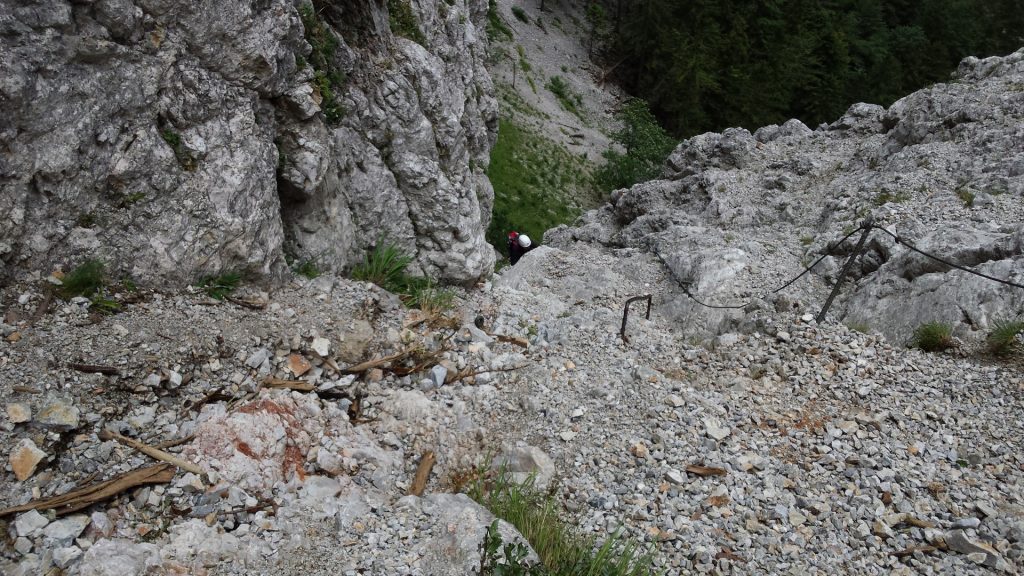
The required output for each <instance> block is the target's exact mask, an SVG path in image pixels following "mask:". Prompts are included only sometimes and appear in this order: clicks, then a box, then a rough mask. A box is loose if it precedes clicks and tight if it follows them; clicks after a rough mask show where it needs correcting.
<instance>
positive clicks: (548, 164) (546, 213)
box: [487, 91, 598, 252]
mask: <svg viewBox="0 0 1024 576" xmlns="http://www.w3.org/2000/svg"><path fill="white" fill-rule="evenodd" d="M501 110H502V112H501V122H500V125H499V128H498V142H497V144H496V145H495V146H494V149H493V150H492V151H491V165H490V168H489V169H488V171H487V176H488V177H489V178H490V180H491V184H492V185H493V186H494V211H493V218H492V220H491V226H490V228H488V230H487V240H488V241H489V242H490V243H491V244H492V245H494V246H495V247H496V248H498V249H499V250H501V251H502V252H504V250H505V235H506V233H507V232H508V231H509V230H516V231H518V232H521V233H525V234H528V235H530V236H532V237H534V238H536V239H538V240H542V236H543V233H544V231H545V230H548V229H549V228H554V227H555V226H557V225H559V224H564V223H568V222H571V221H572V220H573V219H575V218H576V216H578V215H579V214H580V213H581V212H582V211H583V210H585V209H589V208H592V207H594V206H595V205H596V204H597V201H598V200H597V199H598V197H597V195H596V194H595V192H594V185H593V179H592V177H591V172H592V170H593V167H592V165H591V164H590V163H589V162H587V161H586V160H585V159H584V158H582V157H580V156H577V155H574V154H572V153H570V152H569V151H568V150H566V149H565V147H563V146H562V145H560V144H558V143H556V142H554V141H552V140H550V139H548V138H545V137H544V136H542V135H540V134H539V133H537V132H536V131H534V130H532V129H530V128H527V127H525V126H524V125H523V124H521V123H519V122H517V121H516V120H515V117H516V115H517V114H531V115H535V114H540V113H539V112H537V111H535V110H531V109H529V107H528V106H527V105H526V104H525V103H523V102H522V101H521V100H519V101H517V98H516V96H515V95H514V93H511V92H510V91H504V92H503V94H502V108H501Z"/></svg>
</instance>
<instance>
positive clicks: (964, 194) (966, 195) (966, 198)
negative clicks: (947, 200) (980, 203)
mask: <svg viewBox="0 0 1024 576" xmlns="http://www.w3.org/2000/svg"><path fill="white" fill-rule="evenodd" d="M956 197H957V198H959V199H960V201H961V202H963V203H964V206H966V207H967V208H971V207H973V206H974V192H971V191H970V190H968V189H967V187H966V186H961V187H959V188H957V189H956Z"/></svg>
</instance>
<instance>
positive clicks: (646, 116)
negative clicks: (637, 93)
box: [595, 98, 676, 192]
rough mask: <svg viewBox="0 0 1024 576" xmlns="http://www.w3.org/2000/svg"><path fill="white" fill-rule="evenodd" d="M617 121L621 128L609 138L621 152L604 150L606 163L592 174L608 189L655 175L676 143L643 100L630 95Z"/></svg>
mask: <svg viewBox="0 0 1024 576" xmlns="http://www.w3.org/2000/svg"><path fill="white" fill-rule="evenodd" d="M619 120H620V121H621V122H622V128H621V129H620V130H619V131H618V132H616V133H615V134H614V135H613V138H614V140H615V142H616V143H618V144H619V145H620V146H621V147H622V148H623V149H624V150H625V152H619V151H617V150H615V149H609V150H607V151H606V152H605V153H604V158H605V161H606V164H605V165H604V166H602V167H601V168H600V169H598V171H597V173H596V174H595V178H596V180H597V183H598V186H599V187H600V188H601V189H602V190H605V191H608V192H610V191H612V190H616V189H618V188H628V187H629V186H632V185H633V184H636V183H638V182H644V181H646V180H650V179H651V178H654V177H655V176H657V175H658V172H659V171H660V170H661V165H662V164H664V162H665V157H666V156H668V154H669V153H670V152H671V151H672V148H674V147H675V145H676V141H675V140H674V139H673V138H672V137H671V136H669V135H668V134H667V133H666V132H665V130H664V129H663V128H662V127H661V125H660V124H658V120H657V118H655V117H654V115H653V114H651V111H650V109H649V108H648V107H647V103H646V102H644V101H643V100H640V99H638V98H634V99H632V100H630V101H628V102H626V105H625V106H623V108H622V110H621V111H620V112H619Z"/></svg>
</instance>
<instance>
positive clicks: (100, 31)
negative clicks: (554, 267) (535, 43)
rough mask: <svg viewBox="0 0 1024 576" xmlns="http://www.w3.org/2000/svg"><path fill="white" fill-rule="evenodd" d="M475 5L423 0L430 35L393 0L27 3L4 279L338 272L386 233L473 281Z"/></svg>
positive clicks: (7, 188)
mask: <svg viewBox="0 0 1024 576" xmlns="http://www.w3.org/2000/svg"><path fill="white" fill-rule="evenodd" d="M420 4H422V6H420ZM428 4H430V5H429V6H428ZM485 7H486V4H485V3H484V2H482V1H481V0H459V1H457V2H454V3H452V4H448V3H445V4H444V5H443V7H439V6H434V5H433V3H415V4H413V5H412V6H411V8H412V17H413V19H414V20H415V23H416V25H418V27H419V29H420V30H421V32H422V38H421V41H422V43H423V45H420V44H418V43H416V42H414V41H412V40H408V39H405V38H401V37H398V36H395V35H393V34H392V33H391V30H390V29H389V27H388V20H389V19H388V14H387V8H386V7H385V6H384V5H383V4H382V3H370V4H367V5H363V4H362V3H356V2H343V1H337V2H330V3H317V8H316V9H314V8H313V7H312V5H311V4H305V3H302V2H291V1H287V0H268V1H266V2H257V3H243V4H231V5H227V4H224V3H219V2H205V1H201V0H134V1H133V0H101V1H98V2H88V3H81V2H69V1H56V2H21V3H18V4H17V5H16V6H13V7H11V10H10V13H9V14H5V16H6V17H5V18H4V19H3V20H2V21H0V32H2V34H0V53H3V54H4V55H5V56H4V58H2V59H0V60H2V62H0V105H2V110H3V114H0V144H2V147H3V149H4V154H3V158H2V160H0V211H2V212H3V213H4V214H7V215H9V216H8V224H7V225H5V226H3V227H2V230H0V266H2V267H0V275H3V276H10V275H12V274H13V273H14V272H15V271H16V270H18V269H25V268H28V269H47V270H48V269H50V268H51V267H53V266H54V265H58V264H62V265H64V266H65V268H67V267H72V266H74V265H76V264H78V263H80V262H81V261H83V260H85V259H88V258H100V259H102V260H104V261H105V262H106V263H107V264H108V265H109V266H110V267H111V268H113V269H115V270H116V272H117V273H118V274H123V275H130V276H132V277H133V278H134V279H135V280H136V281H138V282H144V283H146V282H149V283H155V282H157V281H160V282H163V283H170V284H172V285H180V284H183V283H185V282H188V281H192V280H195V279H196V278H197V277H200V276H203V275H209V274H218V273H221V272H226V271H239V272H245V273H249V274H255V275H259V276H267V275H275V274H278V273H280V272H282V271H283V270H285V255H286V254H287V255H289V256H293V257H295V258H298V259H310V258H315V259H316V261H317V265H318V266H319V267H320V268H323V269H327V268H332V269H344V268H346V267H349V266H350V265H351V264H353V263H354V262H357V261H359V260H360V259H361V258H362V256H363V253H364V251H365V249H366V248H368V247H371V246H373V245H374V244H375V243H376V242H378V241H379V239H380V238H382V237H386V238H387V239H388V240H389V241H392V242H395V243H397V244H398V245H400V246H401V247H402V248H403V249H405V250H406V251H407V252H409V253H411V254H415V255H416V265H418V267H419V269H420V270H421V271H423V272H425V273H429V274H431V275H433V276H435V277H439V278H442V279H444V280H448V281H454V282H469V281H471V280H473V279H475V278H477V277H479V276H481V275H482V274H484V273H485V272H487V271H488V270H489V269H490V266H491V264H492V256H491V251H490V250H489V249H487V246H486V244H485V242H484V240H483V231H484V229H485V228H486V225H487V222H488V219H489V214H490V207H491V202H492V197H493V193H492V191H491V189H490V186H489V184H488V181H487V179H486V177H485V175H484V170H485V169H486V166H487V158H488V155H489V150H490V146H491V145H492V144H493V140H494V136H495V132H496V104H495V101H494V100H493V98H492V97H491V96H490V95H489V94H490V86H491V85H490V80H489V77H488V76H487V74H486V71H485V70H484V68H483V51H484V44H483V42H484V40H483V37H482V36H481V35H480V34H479V30H480V28H479V26H480V24H481V22H482V19H483V18H484V12H485ZM5 12H6V11H5ZM307 40H308V41H307ZM311 45H312V48H311ZM312 63H316V64H317V65H318V66H319V69H318V68H316V67H315V66H314V64H312ZM328 76H330V79H329V80H327V79H326V78H327V77H328Z"/></svg>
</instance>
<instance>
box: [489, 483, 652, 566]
mask: <svg viewBox="0 0 1024 576" xmlns="http://www.w3.org/2000/svg"><path fill="white" fill-rule="evenodd" d="M469 496H470V498H472V499H473V500H475V501H477V502H478V503H479V504H481V505H482V506H484V507H485V508H487V509H488V510H490V511H491V512H492V513H493V514H494V515H495V516H497V517H498V518H501V519H503V520H505V521H506V522H508V523H510V524H512V525H513V526H515V527H516V529H517V530H519V533H520V534H522V535H523V537H524V538H526V540H527V542H529V543H530V546H532V547H533V549H534V551H536V552H537V555H538V556H539V557H540V560H541V562H540V565H538V566H533V567H526V566H524V565H523V563H522V560H523V559H524V558H525V555H524V554H522V553H521V552H525V550H524V549H521V548H517V547H516V546H515V545H511V546H509V545H507V544H506V546H505V547H502V546H501V543H500V541H499V542H497V543H496V542H495V538H496V537H497V538H498V539H500V536H498V535H497V530H496V527H495V530H493V531H490V530H489V531H488V538H485V549H484V552H485V554H484V558H483V560H484V566H485V567H486V566H488V565H491V566H493V565H494V564H496V563H495V562H493V561H494V560H495V559H496V558H497V553H498V551H499V550H502V551H503V552H504V559H505V560H513V562H514V563H515V564H516V565H517V566H518V568H513V567H511V566H510V567H509V571H508V572H498V571H494V572H484V573H485V574H532V575H537V576H541V575H550V576H562V575H566V576H568V575H577V574H595V575H597V574H600V575H602V576H644V575H649V574H652V573H653V572H652V570H651V560H652V558H651V554H650V553H649V552H647V553H644V552H642V551H641V550H640V549H639V547H638V546H637V545H636V543H635V542H633V541H630V540H624V539H623V538H622V536H621V532H616V533H615V534H614V535H612V536H611V537H609V538H608V539H607V540H605V541H604V543H602V544H601V545H600V546H597V543H596V542H595V540H594V539H593V538H590V537H584V536H582V535H580V534H579V533H578V532H576V529H575V528H574V526H573V524H571V523H569V522H566V521H565V520H563V519H562V518H561V516H560V515H559V508H560V507H559V505H558V502H557V500H556V498H555V497H554V496H553V495H551V494H544V493H542V492H540V491H539V490H537V489H536V488H535V487H534V485H533V482H532V481H529V480H528V481H527V482H525V483H523V484H517V483H515V482H512V481H511V479H510V478H509V476H508V475H507V474H506V473H504V472H502V473H499V474H497V475H496V476H495V475H490V476H489V475H488V474H486V473H483V472H478V473H477V478H476V481H475V482H474V483H473V484H472V485H471V487H470V491H469ZM503 548H505V549H508V550H507V551H504V550H503ZM516 570H518V571H516Z"/></svg>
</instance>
